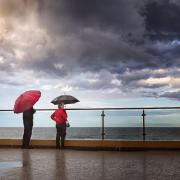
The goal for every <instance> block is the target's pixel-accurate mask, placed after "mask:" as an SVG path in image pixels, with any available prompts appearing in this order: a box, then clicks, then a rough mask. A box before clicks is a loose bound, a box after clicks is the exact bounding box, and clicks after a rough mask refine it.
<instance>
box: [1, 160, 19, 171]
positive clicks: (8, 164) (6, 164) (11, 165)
mask: <svg viewBox="0 0 180 180" xmlns="http://www.w3.org/2000/svg"><path fill="white" fill-rule="evenodd" d="M17 167H22V162H20V161H17V162H16V161H14V162H13V161H12V162H11V161H10V162H0V169H9V168H17Z"/></svg>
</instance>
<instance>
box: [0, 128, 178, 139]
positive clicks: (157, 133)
mask: <svg viewBox="0 0 180 180" xmlns="http://www.w3.org/2000/svg"><path fill="white" fill-rule="evenodd" d="M22 136H23V128H0V139H21V138H22ZM55 138H56V128H55V127H54V128H52V127H48V128H47V127H34V128H33V133H32V139H55ZM66 139H101V128H96V127H70V128H67V136H66ZM105 139H115V140H143V136H142V128H140V127H133V128H129V127H121V128H114V127H109V128H105ZM146 140H180V128H179V127H171V128H167V127H148V128H146Z"/></svg>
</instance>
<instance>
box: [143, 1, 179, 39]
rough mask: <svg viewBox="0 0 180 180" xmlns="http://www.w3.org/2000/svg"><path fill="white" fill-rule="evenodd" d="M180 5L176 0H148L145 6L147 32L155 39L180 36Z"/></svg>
mask: <svg viewBox="0 0 180 180" xmlns="http://www.w3.org/2000/svg"><path fill="white" fill-rule="evenodd" d="M179 16H180V6H178V5H177V3H176V1H171V0H164V1H162V0H160V1H156V0H155V1H154V0H151V1H148V3H147V5H146V8H145V18H146V29H147V34H148V33H149V34H148V35H149V36H150V37H151V38H152V39H153V40H157V39H160V40H169V39H176V38H178V39H179V38H180V24H179Z"/></svg>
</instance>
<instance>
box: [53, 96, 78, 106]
mask: <svg viewBox="0 0 180 180" xmlns="http://www.w3.org/2000/svg"><path fill="white" fill-rule="evenodd" d="M77 102H79V100H78V99H76V98H75V97H73V96H71V95H62V96H58V97H56V98H55V99H53V100H52V101H51V103H53V104H54V105H57V104H60V103H64V104H74V103H77Z"/></svg>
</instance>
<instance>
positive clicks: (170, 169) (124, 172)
mask: <svg viewBox="0 0 180 180" xmlns="http://www.w3.org/2000/svg"><path fill="white" fill-rule="evenodd" d="M179 169H180V151H136V152H133V151H130V152H118V151H79V150H66V149H65V150H56V149H30V150H21V149H11V148H8V149H5V148H2V149H0V179H1V180H4V179H11V180H12V179H13V180H16V179H17V180H21V179H22V180H55V179H58V180H111V179H112V180H126V179H127V180H131V179H133V180H150V179H151V180H156V179H158V180H161V179H162V180H176V179H177V180H179V179H180V171H179Z"/></svg>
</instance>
